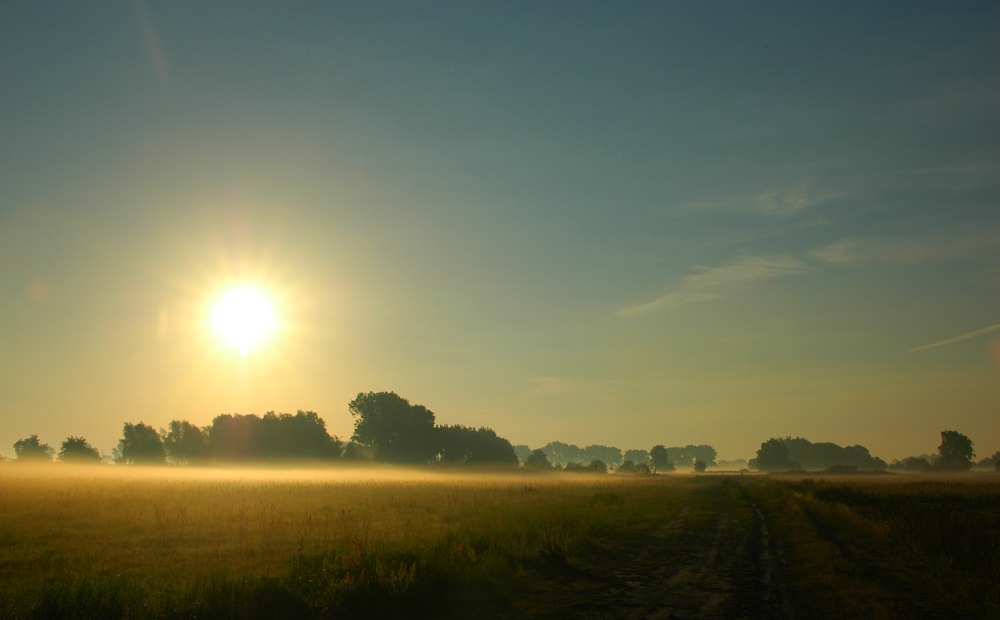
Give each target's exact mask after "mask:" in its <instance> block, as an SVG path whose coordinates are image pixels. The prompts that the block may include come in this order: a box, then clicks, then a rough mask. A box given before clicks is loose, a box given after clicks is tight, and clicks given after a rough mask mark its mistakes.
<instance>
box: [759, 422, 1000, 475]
mask: <svg viewBox="0 0 1000 620" xmlns="http://www.w3.org/2000/svg"><path fill="white" fill-rule="evenodd" d="M975 456H976V454H975V452H974V451H973V442H972V440H971V439H969V438H968V437H967V436H965V435H963V434H962V433H959V432H958V431H951V430H946V431H941V444H940V445H939V446H938V452H937V454H936V455H931V456H930V457H927V456H921V457H912V456H911V457H907V458H905V459H903V460H902V461H899V460H894V461H893V462H892V463H888V464H887V463H886V462H885V461H883V460H882V459H880V458H878V457H877V456H872V455H871V453H870V452H869V451H868V448H865V447H864V446H860V445H856V446H846V447H842V446H838V445H837V444H834V443H829V442H823V443H813V442H811V441H809V440H807V439H803V438H801V437H795V438H792V437H784V438H774V437H772V438H771V439H768V440H767V441H765V442H764V443H762V444H761V445H760V449H759V450H757V458H754V459H750V462H749V466H750V468H751V469H758V470H760V471H793V470H817V469H830V470H834V471H854V470H868V471H885V470H892V471H914V472H933V471H939V472H947V471H966V470H969V469H971V468H972V467H973V466H974V465H979V466H981V467H984V468H985V467H992V468H996V469H997V470H998V471H1000V452H997V453H996V454H994V455H993V456H991V457H988V458H986V459H983V460H982V461H980V462H979V463H975V462H974V461H973V459H974V458H975Z"/></svg>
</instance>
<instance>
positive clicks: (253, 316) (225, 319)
mask: <svg viewBox="0 0 1000 620" xmlns="http://www.w3.org/2000/svg"><path fill="white" fill-rule="evenodd" d="M212 324H213V325H215V329H217V330H218V331H219V333H220V334H221V335H222V337H223V338H225V339H226V341H227V342H229V343H231V344H234V345H236V346H238V347H239V348H240V354H241V355H243V357H246V356H247V354H248V353H249V352H250V345H253V344H257V343H258V342H260V341H261V340H263V339H264V338H265V337H266V336H267V335H268V333H270V332H271V330H272V329H273V328H274V314H273V313H272V311H271V304H269V303H268V302H267V300H266V299H264V296H263V295H261V294H260V293H259V292H258V291H256V290H254V289H251V288H237V289H233V290H231V291H229V292H227V293H226V294H225V295H223V297H222V299H221V300H220V301H219V303H218V305H216V306H215V312H214V313H213V314H212Z"/></svg>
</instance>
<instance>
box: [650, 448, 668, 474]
mask: <svg viewBox="0 0 1000 620" xmlns="http://www.w3.org/2000/svg"><path fill="white" fill-rule="evenodd" d="M649 462H650V464H651V465H652V470H653V473H656V472H658V471H674V464H673V463H671V462H670V454H668V453H667V449H666V448H665V447H663V444H659V445H655V446H653V447H652V448H650V450H649Z"/></svg>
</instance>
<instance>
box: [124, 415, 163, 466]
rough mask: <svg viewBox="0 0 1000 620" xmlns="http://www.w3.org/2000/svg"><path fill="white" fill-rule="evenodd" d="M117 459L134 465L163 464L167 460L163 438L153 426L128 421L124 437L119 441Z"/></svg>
mask: <svg viewBox="0 0 1000 620" xmlns="http://www.w3.org/2000/svg"><path fill="white" fill-rule="evenodd" d="M115 460H116V461H117V462H119V463H128V464H132V465H162V464H164V463H166V462H167V451H166V450H165V449H164V448H163V438H161V437H160V434H159V433H157V432H156V429H155V428H153V427H152V426H148V425H146V424H143V423H142V422H139V423H138V424H132V423H130V422H126V423H125V426H124V427H123V428H122V438H121V440H119V441H118V457H117V458H116V459H115Z"/></svg>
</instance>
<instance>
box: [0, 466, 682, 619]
mask: <svg viewBox="0 0 1000 620" xmlns="http://www.w3.org/2000/svg"><path fill="white" fill-rule="evenodd" d="M156 476H157V475H153V476H151V477H150V478H143V477H139V476H133V477H114V476H105V475H102V476H98V477H93V478H88V477H87V476H85V475H77V476H76V477H63V478H58V477H56V478H52V477H48V476H42V475H38V476H22V477H20V478H19V477H18V476H13V477H11V476H5V477H3V478H2V479H0V503H2V506H3V509H4V511H3V515H2V517H0V542H2V543H3V544H2V546H0V577H2V583H3V585H0V612H2V613H3V616H4V617H9V618H98V617H100V618H109V619H110V618H123V619H125V618H128V619H133V618H134V619H143V618H272V617H282V618H331V617H394V618H400V617H413V618H421V617H426V618H430V617H477V618H481V617H554V616H559V615H561V614H562V613H564V611H565V610H566V605H567V601H568V600H570V598H577V600H579V599H578V597H579V596H583V597H584V598H585V597H586V596H587V585H586V580H581V579H578V578H577V577H578V575H577V574H576V573H575V572H574V571H577V572H579V571H580V568H579V566H580V564H581V560H580V558H581V557H585V556H588V555H589V556H590V557H593V556H594V555H595V554H599V553H600V552H601V549H602V548H604V547H606V548H608V549H611V548H614V547H615V546H616V545H620V541H622V540H623V539H625V538H627V537H628V536H630V535H633V534H635V533H637V532H640V531H643V530H645V529H648V528H649V527H650V525H651V524H652V523H654V522H656V521H657V520H658V519H660V518H662V515H663V514H664V513H667V512H669V511H671V510H674V509H676V505H677V502H678V501H679V499H678V498H679V497H680V496H683V495H684V494H685V493H687V492H688V490H687V487H686V485H685V483H684V481H683V480H676V479H675V480H671V479H663V478H656V479H623V478H611V477H596V476H595V477H593V478H591V477H589V476H588V477H573V478H556V477H533V476H510V477H504V478H495V479H494V478H475V477H460V478H448V477H440V476H439V477H433V476H432V477H427V478H426V479H423V478H420V477H419V476H418V477H416V478H413V479H410V480H405V481H400V480H394V479H391V478H385V479H380V480H367V481H366V480H352V481H338V480H337V479H335V478H331V479H319V480H311V481H310V480H303V479H301V478H295V477H289V478H287V479H284V480H256V479H253V478H248V479H242V480H236V481H234V480H231V479H227V478H225V477H224V476H216V477H209V478H205V479H202V478H185V477H183V476H181V477H156Z"/></svg>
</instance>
